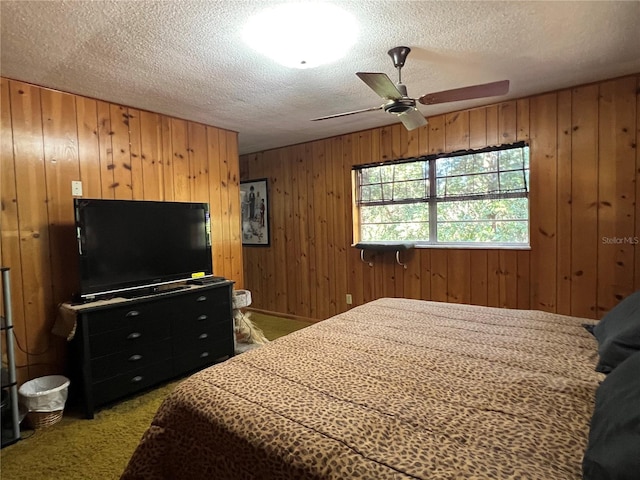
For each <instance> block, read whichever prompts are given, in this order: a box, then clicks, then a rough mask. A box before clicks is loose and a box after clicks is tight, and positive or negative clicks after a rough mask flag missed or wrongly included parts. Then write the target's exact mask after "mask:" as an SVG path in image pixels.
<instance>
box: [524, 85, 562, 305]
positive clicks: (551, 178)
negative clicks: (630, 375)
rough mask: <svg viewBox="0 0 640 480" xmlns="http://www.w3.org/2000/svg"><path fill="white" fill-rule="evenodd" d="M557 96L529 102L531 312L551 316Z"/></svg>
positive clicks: (554, 233)
mask: <svg viewBox="0 0 640 480" xmlns="http://www.w3.org/2000/svg"><path fill="white" fill-rule="evenodd" d="M556 118H557V96H556V94H554V93H551V94H547V95H541V96H538V97H535V98H534V99H532V100H531V158H530V160H531V165H535V167H536V168H533V167H532V169H531V170H532V172H531V191H532V192H544V194H542V195H535V196H534V195H533V194H531V199H530V209H531V224H532V225H535V229H534V228H531V229H530V235H531V249H532V256H533V265H532V272H531V275H532V277H533V278H534V279H535V281H534V287H533V288H532V289H531V295H532V303H533V306H534V308H536V309H539V310H546V311H550V312H553V311H555V309H556V279H557V277H556V270H555V265H554V263H551V262H547V261H545V259H548V258H553V259H555V258H556V248H557V245H556V242H557V235H556V212H557V186H556V185H557V173H556V171H557V168H556V165H557V158H556V148H557V144H558V142H557V136H556V135H557V126H556Z"/></svg>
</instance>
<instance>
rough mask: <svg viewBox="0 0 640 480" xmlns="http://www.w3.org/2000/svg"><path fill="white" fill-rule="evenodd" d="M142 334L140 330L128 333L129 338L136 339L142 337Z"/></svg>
mask: <svg viewBox="0 0 640 480" xmlns="http://www.w3.org/2000/svg"><path fill="white" fill-rule="evenodd" d="M141 336H142V334H141V333H140V332H133V333H130V334H129V335H127V340H135V339H136V338H140V337H141Z"/></svg>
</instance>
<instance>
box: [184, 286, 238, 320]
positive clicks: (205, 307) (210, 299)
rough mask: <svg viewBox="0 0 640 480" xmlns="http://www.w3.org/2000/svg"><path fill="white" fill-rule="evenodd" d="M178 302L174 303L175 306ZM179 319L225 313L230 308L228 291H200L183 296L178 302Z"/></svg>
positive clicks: (222, 289)
mask: <svg viewBox="0 0 640 480" xmlns="http://www.w3.org/2000/svg"><path fill="white" fill-rule="evenodd" d="M177 305H178V302H176V306H177ZM179 306H180V307H181V308H180V310H179V311H178V312H177V313H178V315H179V316H180V317H185V316H186V317H194V316H198V315H202V314H213V313H214V312H216V311H227V310H229V309H230V308H231V298H230V297H229V290H227V289H226V288H221V289H216V290H202V291H199V292H194V293H190V294H188V295H184V296H183V297H182V298H181V299H180V302H179Z"/></svg>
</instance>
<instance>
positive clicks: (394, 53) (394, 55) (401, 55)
mask: <svg viewBox="0 0 640 480" xmlns="http://www.w3.org/2000/svg"><path fill="white" fill-rule="evenodd" d="M410 51H411V49H410V48H409V47H394V48H392V49H391V50H389V51H388V52H387V53H388V54H389V56H390V57H391V59H392V60H393V66H394V67H396V70H398V84H402V67H404V62H405V60H406V59H407V55H409V52H410ZM402 93H404V95H405V96H406V95H407V92H406V88H405V91H404V92H402Z"/></svg>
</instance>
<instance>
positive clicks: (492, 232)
mask: <svg viewBox="0 0 640 480" xmlns="http://www.w3.org/2000/svg"><path fill="white" fill-rule="evenodd" d="M528 231H529V225H528V222H527V221H526V220H520V221H511V222H505V221H493V222H488V221H482V222H438V242H444V243H449V242H450V243H454V242H470V243H527V242H528V241H529V234H528Z"/></svg>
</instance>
